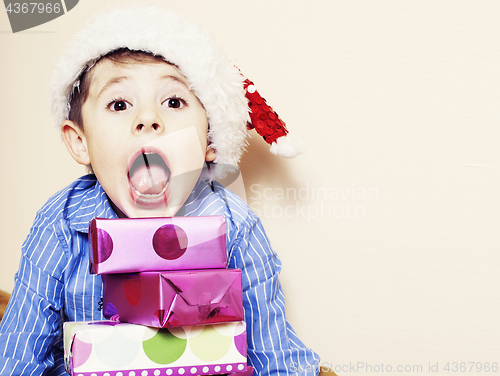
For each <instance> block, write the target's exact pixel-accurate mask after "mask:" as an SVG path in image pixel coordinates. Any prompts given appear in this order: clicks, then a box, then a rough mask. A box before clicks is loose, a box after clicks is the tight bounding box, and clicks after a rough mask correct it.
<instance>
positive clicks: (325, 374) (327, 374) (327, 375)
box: [318, 367, 337, 376]
mask: <svg viewBox="0 0 500 376" xmlns="http://www.w3.org/2000/svg"><path fill="white" fill-rule="evenodd" d="M318 376H337V374H336V373H335V372H333V371H332V370H331V369H330V368H326V367H320V369H319V374H318Z"/></svg>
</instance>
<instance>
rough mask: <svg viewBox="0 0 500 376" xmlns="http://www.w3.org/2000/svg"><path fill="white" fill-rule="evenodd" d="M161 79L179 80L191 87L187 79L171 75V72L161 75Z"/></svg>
mask: <svg viewBox="0 0 500 376" xmlns="http://www.w3.org/2000/svg"><path fill="white" fill-rule="evenodd" d="M161 79H162V80H173V81H177V82H179V83H181V84H183V85H184V86H186V87H187V88H188V89H189V85H188V84H187V82H186V81H184V80H183V79H181V78H179V77H177V76H173V75H170V74H167V75H165V76H161Z"/></svg>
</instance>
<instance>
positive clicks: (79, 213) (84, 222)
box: [66, 175, 227, 234]
mask: <svg viewBox="0 0 500 376" xmlns="http://www.w3.org/2000/svg"><path fill="white" fill-rule="evenodd" d="M85 178H86V179H87V181H88V180H89V179H90V183H91V185H90V186H89V187H87V188H86V192H85V193H84V195H83V198H82V199H81V200H80V201H79V204H78V206H77V207H76V209H74V210H72V211H71V212H70V213H67V214H66V217H67V218H68V221H69V227H70V228H71V229H72V230H75V231H78V232H82V233H85V234H87V233H88V231H89V223H90V221H91V220H92V219H94V218H112V219H113V218H118V216H117V215H116V213H115V212H114V210H113V208H112V207H111V204H110V201H109V199H108V196H107V195H106V192H104V189H103V188H102V186H101V184H100V183H99V181H98V180H97V178H96V177H95V175H88V176H85ZM213 190H214V182H212V183H207V182H206V181H204V180H202V179H200V180H199V181H198V183H197V184H196V186H195V187H194V189H193V191H192V192H191V194H190V196H189V197H188V199H187V200H186V203H185V204H184V206H183V207H182V208H181V209H179V212H178V213H177V215H178V216H198V215H215V214H217V215H224V214H227V209H226V205H225V202H224V201H223V200H221V199H220V197H219V196H218V195H217V194H215V193H214V191H213Z"/></svg>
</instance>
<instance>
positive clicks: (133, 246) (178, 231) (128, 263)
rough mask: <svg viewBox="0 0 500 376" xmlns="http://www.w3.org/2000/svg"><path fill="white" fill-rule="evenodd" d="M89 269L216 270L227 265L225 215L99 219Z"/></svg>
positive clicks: (92, 229)
mask: <svg viewBox="0 0 500 376" xmlns="http://www.w3.org/2000/svg"><path fill="white" fill-rule="evenodd" d="M89 243H90V254H89V258H90V273H92V274H106V273H132V272H142V271H155V270H183V269H216V268H225V267H226V266H227V259H226V218H225V217H224V216H205V217H163V218H120V219H106V218H95V219H94V220H92V221H91V222H90V224H89Z"/></svg>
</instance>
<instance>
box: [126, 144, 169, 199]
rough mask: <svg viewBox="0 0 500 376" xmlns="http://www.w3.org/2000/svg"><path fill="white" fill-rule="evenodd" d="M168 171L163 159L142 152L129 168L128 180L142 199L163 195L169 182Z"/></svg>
mask: <svg viewBox="0 0 500 376" xmlns="http://www.w3.org/2000/svg"><path fill="white" fill-rule="evenodd" d="M170 175H171V173H170V169H169V168H168V166H167V164H166V163H165V161H164V160H163V158H162V157H161V156H160V155H159V154H157V153H154V152H146V151H145V150H142V153H140V154H139V155H138V156H137V157H136V158H135V160H134V162H133V163H132V165H131V166H130V169H129V171H128V178H129V181H130V185H131V186H132V188H133V189H134V190H135V191H136V193H137V194H138V195H140V196H143V197H144V198H148V197H151V198H154V197H158V196H161V195H163V193H164V192H165V190H166V188H167V185H168V182H169V180H170Z"/></svg>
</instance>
